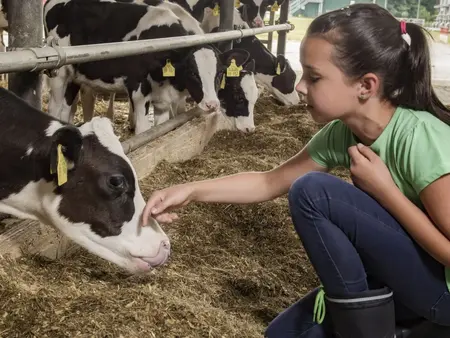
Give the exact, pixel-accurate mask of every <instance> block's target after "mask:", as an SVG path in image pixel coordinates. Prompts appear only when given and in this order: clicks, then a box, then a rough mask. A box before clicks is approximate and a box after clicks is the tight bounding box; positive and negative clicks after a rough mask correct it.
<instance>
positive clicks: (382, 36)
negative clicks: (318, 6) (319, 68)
mask: <svg viewBox="0 0 450 338" xmlns="http://www.w3.org/2000/svg"><path fill="white" fill-rule="evenodd" d="M406 31H407V33H408V34H409V35H410V37H411V46H409V45H408V44H407V43H406V41H405V40H404V39H403V38H402V36H401V29H400V21H398V20H397V19H396V18H395V17H394V16H393V15H392V14H391V13H389V12H388V11H387V10H386V9H384V8H383V7H380V6H378V5H376V4H354V5H351V6H348V7H346V8H342V9H338V10H334V11H330V12H328V13H325V14H322V15H320V16H319V17H317V18H316V19H315V20H314V21H313V22H312V23H311V25H310V26H309V29H308V31H307V36H320V37H321V38H324V39H325V40H326V41H328V42H330V43H331V44H333V45H334V53H333V58H334V61H335V63H336V65H337V66H338V67H339V68H340V69H341V70H342V71H343V72H344V74H346V75H347V77H349V78H352V79H357V78H360V77H362V76H364V75H365V74H367V73H374V74H376V75H377V76H379V77H380V79H381V81H382V88H381V92H380V95H381V98H382V99H386V100H389V101H390V102H391V103H392V104H393V105H395V106H403V107H406V108H411V109H414V110H423V111H428V112H430V113H432V114H434V115H436V116H437V117H438V118H439V119H441V120H442V121H444V122H446V123H448V124H449V123H450V109H449V108H447V107H445V105H444V104H443V103H442V102H441V101H440V100H439V98H438V97H437V95H436V93H435V92H434V90H433V87H432V84H431V65H430V51H429V47H428V41H427V36H426V34H429V33H428V32H427V31H426V30H425V29H423V28H422V27H421V26H419V25H416V24H414V23H407V24H406ZM430 37H431V36H430Z"/></svg>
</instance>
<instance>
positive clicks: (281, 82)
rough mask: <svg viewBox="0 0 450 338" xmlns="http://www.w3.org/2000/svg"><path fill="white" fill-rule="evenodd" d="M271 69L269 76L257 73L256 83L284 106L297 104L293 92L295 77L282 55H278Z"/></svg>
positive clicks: (297, 101) (296, 97)
mask: <svg viewBox="0 0 450 338" xmlns="http://www.w3.org/2000/svg"><path fill="white" fill-rule="evenodd" d="M271 67H272V71H271V72H269V74H263V73H257V74H256V81H257V82H258V83H259V84H261V85H263V86H264V87H265V88H266V89H267V90H268V91H269V92H270V93H272V94H273V95H274V96H275V97H276V98H277V99H278V100H279V101H280V102H281V103H283V104H284V105H286V106H291V105H296V104H298V103H299V102H300V97H299V95H298V93H297V91H296V90H295V83H296V79H297V75H296V74H295V71H294V70H293V69H292V67H291V64H290V63H289V61H288V60H287V59H286V58H285V57H284V56H283V55H278V56H277V57H276V59H275V60H274V63H273V64H272V66H271Z"/></svg>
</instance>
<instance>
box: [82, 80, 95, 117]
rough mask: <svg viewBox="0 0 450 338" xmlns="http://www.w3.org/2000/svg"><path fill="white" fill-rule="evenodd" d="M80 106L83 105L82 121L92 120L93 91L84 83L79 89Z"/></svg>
mask: <svg viewBox="0 0 450 338" xmlns="http://www.w3.org/2000/svg"><path fill="white" fill-rule="evenodd" d="M80 97H81V106H82V107H83V119H84V122H88V121H90V120H92V118H93V117H94V107H95V97H96V95H95V92H94V90H93V89H92V88H91V87H88V86H86V85H84V86H83V87H82V88H81V91H80Z"/></svg>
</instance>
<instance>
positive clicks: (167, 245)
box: [161, 239, 170, 251]
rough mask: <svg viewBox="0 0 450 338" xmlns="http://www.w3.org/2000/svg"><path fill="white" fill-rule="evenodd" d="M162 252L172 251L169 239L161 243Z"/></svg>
mask: <svg viewBox="0 0 450 338" xmlns="http://www.w3.org/2000/svg"><path fill="white" fill-rule="evenodd" d="M161 250H165V251H170V241H169V240H168V239H165V240H163V241H161Z"/></svg>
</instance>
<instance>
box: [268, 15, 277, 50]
mask: <svg viewBox="0 0 450 338" xmlns="http://www.w3.org/2000/svg"><path fill="white" fill-rule="evenodd" d="M274 23H275V12H272V11H270V19H269V25H273V24H274ZM272 43H273V32H270V33H269V35H268V38H267V49H268V50H269V51H270V52H272Z"/></svg>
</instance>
